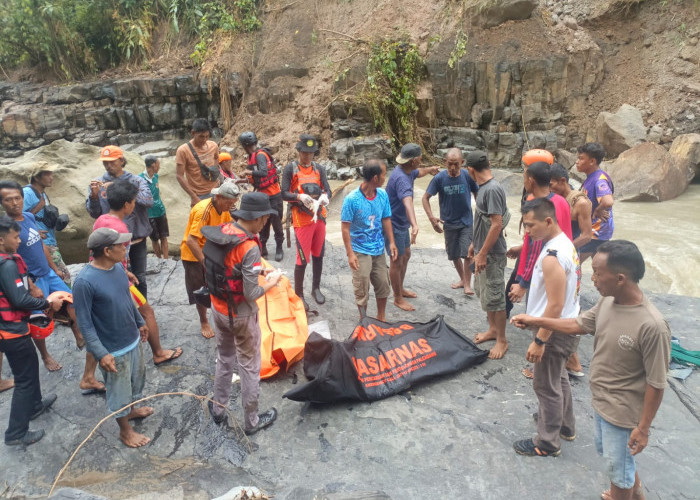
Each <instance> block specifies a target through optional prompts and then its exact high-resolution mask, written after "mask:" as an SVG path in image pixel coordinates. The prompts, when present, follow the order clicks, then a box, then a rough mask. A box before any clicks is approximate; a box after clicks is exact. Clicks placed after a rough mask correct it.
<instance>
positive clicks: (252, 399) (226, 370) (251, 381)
mask: <svg viewBox="0 0 700 500" xmlns="http://www.w3.org/2000/svg"><path fill="white" fill-rule="evenodd" d="M274 213H275V210H274V209H272V208H271V207H270V201H269V198H268V196H267V195H266V194H264V193H246V194H244V195H243V197H242V198H241V208H240V209H239V210H236V211H235V212H233V217H234V218H235V219H236V222H229V223H226V224H222V225H220V226H208V227H203V228H202V234H203V235H204V237H205V238H207V242H206V244H205V245H204V249H203V252H204V256H205V261H204V265H205V267H206V271H205V272H206V276H207V288H208V289H209V292H210V299H211V306H212V308H211V309H212V320H213V324H214V332H215V333H216V350H217V355H216V373H215V375H214V398H213V399H214V401H215V402H216V404H213V403H212V402H211V401H209V402H208V406H209V412H210V413H211V416H212V418H213V419H214V422H215V423H216V424H221V423H222V422H223V421H224V420H225V419H226V413H225V408H226V406H227V405H228V401H229V396H230V395H231V380H232V376H233V374H234V372H236V371H237V372H238V374H239V376H240V379H241V403H242V405H243V414H244V417H245V427H244V430H245V433H246V434H247V435H251V434H254V433H256V432H258V431H259V430H260V429H263V428H265V427H267V426H268V425H270V424H272V423H273V422H274V421H275V419H276V418H277V410H275V408H271V409H269V410H267V411H266V412H263V413H260V414H259V413H258V397H259V395H260V365H261V359H260V339H261V336H262V334H261V331H260V323H259V322H258V306H257V304H256V302H255V301H256V300H257V299H258V298H259V297H261V296H262V295H264V294H265V293H266V292H267V291H268V290H269V289H270V288H272V287H273V286H275V285H276V284H277V283H279V280H280V278H281V277H282V272H281V271H279V270H277V271H273V270H272V269H266V270H264V269H263V268H262V262H261V260H260V242H259V240H258V238H257V233H259V232H260V230H261V229H262V228H263V226H264V225H265V223H266V222H267V219H268V218H269V217H270V216H271V215H272V214H274ZM268 271H272V272H270V273H269V274H268V276H267V280H265V282H264V284H262V285H261V284H260V282H259V280H258V277H259V275H260V274H261V273H262V272H268Z"/></svg>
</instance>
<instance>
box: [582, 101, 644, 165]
mask: <svg viewBox="0 0 700 500" xmlns="http://www.w3.org/2000/svg"><path fill="white" fill-rule="evenodd" d="M595 128H596V141H597V142H599V143H601V144H602V145H603V147H604V148H605V152H606V153H607V155H608V156H612V157H615V156H617V155H619V154H620V153H622V152H623V151H625V150H627V149H629V148H631V147H634V146H636V145H637V144H640V143H642V142H644V140H645V139H646V135H647V134H646V127H645V126H644V120H643V119H642V113H641V111H639V110H638V109H637V108H635V107H634V106H630V105H629V104H623V105H622V106H620V109H618V110H617V112H615V113H607V112H602V113H600V114H599V115H598V118H597V119H596V123H595Z"/></svg>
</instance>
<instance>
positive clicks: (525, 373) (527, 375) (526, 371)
mask: <svg viewBox="0 0 700 500" xmlns="http://www.w3.org/2000/svg"><path fill="white" fill-rule="evenodd" d="M520 373H522V374H523V377H525V378H527V379H530V380H532V379H533V378H535V374H534V373H533V372H532V370H531V369H530V368H527V367H526V368H523V370H522V371H521V372H520Z"/></svg>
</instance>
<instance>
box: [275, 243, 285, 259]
mask: <svg viewBox="0 0 700 500" xmlns="http://www.w3.org/2000/svg"><path fill="white" fill-rule="evenodd" d="M283 257H284V250H282V243H277V249H276V250H275V260H276V261H277V262H279V261H281V260H282V258H283Z"/></svg>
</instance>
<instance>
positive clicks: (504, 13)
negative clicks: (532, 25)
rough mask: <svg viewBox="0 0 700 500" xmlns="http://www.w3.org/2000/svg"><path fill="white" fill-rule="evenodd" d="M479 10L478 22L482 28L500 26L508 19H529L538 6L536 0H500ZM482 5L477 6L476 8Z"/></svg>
mask: <svg viewBox="0 0 700 500" xmlns="http://www.w3.org/2000/svg"><path fill="white" fill-rule="evenodd" d="M490 3H491V5H489V6H488V7H486V8H484V9H483V10H481V11H480V12H479V15H478V22H479V24H480V25H481V27H482V28H491V27H493V26H498V25H499V24H503V23H505V22H506V21H511V20H513V21H520V20H523V19H528V18H529V17H530V16H531V15H532V11H533V10H535V7H537V2H536V1H534V0H499V1H497V2H490ZM479 8H481V7H479V6H477V7H475V9H479Z"/></svg>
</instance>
